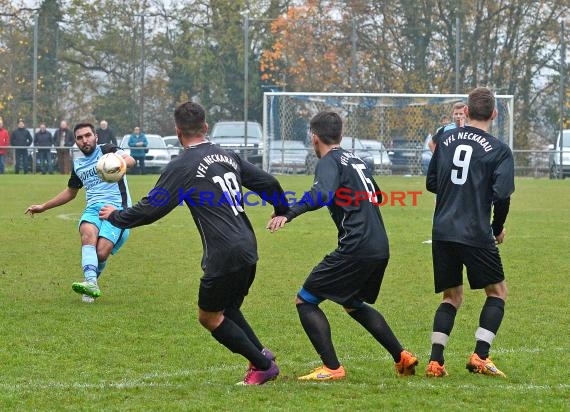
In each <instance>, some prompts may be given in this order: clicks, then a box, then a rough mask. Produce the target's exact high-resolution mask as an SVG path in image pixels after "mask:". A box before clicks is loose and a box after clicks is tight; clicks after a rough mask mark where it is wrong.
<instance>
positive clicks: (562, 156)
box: [548, 129, 570, 179]
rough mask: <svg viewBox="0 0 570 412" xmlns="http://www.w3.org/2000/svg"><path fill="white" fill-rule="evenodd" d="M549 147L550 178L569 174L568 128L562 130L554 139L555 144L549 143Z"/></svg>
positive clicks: (569, 131) (569, 146) (569, 143)
mask: <svg viewBox="0 0 570 412" xmlns="http://www.w3.org/2000/svg"><path fill="white" fill-rule="evenodd" d="M548 148H549V149H550V159H549V164H550V178H551V179H556V178H565V177H566V176H570V129H564V130H562V133H560V134H559V135H558V139H557V140H556V146H554V145H553V144H551V145H549V146H548Z"/></svg>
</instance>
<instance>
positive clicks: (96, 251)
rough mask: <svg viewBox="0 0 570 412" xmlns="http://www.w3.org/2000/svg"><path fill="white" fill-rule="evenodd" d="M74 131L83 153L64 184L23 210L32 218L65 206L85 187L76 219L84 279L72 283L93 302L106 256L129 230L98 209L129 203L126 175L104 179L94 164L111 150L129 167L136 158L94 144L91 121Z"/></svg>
mask: <svg viewBox="0 0 570 412" xmlns="http://www.w3.org/2000/svg"><path fill="white" fill-rule="evenodd" d="M73 132H74V135H75V143H76V144H77V147H78V148H79V150H80V151H81V152H82V153H83V155H84V156H82V157H79V158H77V159H74V160H73V169H72V171H71V176H70V177H69V181H68V183H67V187H66V188H65V189H64V190H63V191H62V192H61V193H59V194H58V195H56V196H55V197H54V198H52V199H50V200H48V201H47V202H45V203H42V204H40V205H31V206H30V207H28V208H27V209H26V213H27V214H29V215H30V216H32V217H33V215H34V214H35V213H42V212H45V211H46V210H49V209H52V208H54V207H58V206H61V205H64V204H66V203H68V202H70V201H71V200H73V199H75V197H76V196H77V193H78V192H79V189H81V188H82V187H85V192H86V200H87V205H86V207H85V210H84V211H83V215H82V216H81V219H80V220H79V235H80V236H81V266H82V267H83V276H84V277H85V280H84V281H83V282H76V283H74V284H73V285H72V288H73V290H74V291H75V292H77V293H79V294H81V295H82V300H83V301H84V302H87V303H92V302H94V300H95V298H98V297H99V296H101V290H100V289H99V285H98V284H97V279H98V278H99V275H101V272H103V269H104V268H105V265H106V264H107V258H108V257H109V255H110V254H115V253H117V251H118V250H119V249H120V248H121V246H123V244H124V243H125V241H126V240H127V238H128V237H129V231H128V230H123V229H119V228H117V227H115V226H113V225H111V224H110V223H109V222H108V221H103V220H100V219H99V209H101V208H102V207H103V206H104V205H113V206H115V207H116V208H117V209H123V208H126V207H128V206H131V196H130V194H129V187H128V185H127V178H126V176H123V178H122V179H121V180H119V181H118V182H117V183H107V182H104V181H102V180H101V178H100V177H99V176H98V175H97V173H96V171H95V165H96V164H97V161H98V160H99V158H100V157H101V156H103V155H104V154H106V153H110V152H114V153H117V154H118V155H120V156H122V157H123V159H125V161H126V163H127V167H128V168H131V167H133V166H134V165H135V159H133V158H132V157H131V156H129V155H128V154H126V153H125V152H124V151H123V150H121V149H120V148H118V147H117V146H115V145H114V144H111V143H109V144H105V145H101V146H99V145H97V135H96V133H95V128H94V126H93V125H92V124H90V123H79V124H77V125H76V126H75V127H74V129H73Z"/></svg>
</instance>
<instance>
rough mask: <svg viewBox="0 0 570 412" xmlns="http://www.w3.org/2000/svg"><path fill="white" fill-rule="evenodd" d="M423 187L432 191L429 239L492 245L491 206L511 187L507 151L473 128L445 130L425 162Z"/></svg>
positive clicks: (511, 169) (511, 164)
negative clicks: (432, 211)
mask: <svg viewBox="0 0 570 412" xmlns="http://www.w3.org/2000/svg"><path fill="white" fill-rule="evenodd" d="M426 187H427V189H428V190H429V191H430V192H433V193H436V194H437V200H436V206H435V213H434V218H433V231H432V239H433V240H442V241H450V242H458V243H462V244H465V245H470V246H475V247H483V248H491V247H495V238H494V236H493V232H492V229H491V209H492V205H493V203H495V202H497V201H503V200H505V199H508V198H509V197H510V196H511V194H512V193H513V192H514V190H515V183H514V161H513V154H512V152H511V149H510V148H509V147H508V146H507V145H506V144H504V143H502V142H501V141H500V140H498V139H497V138H495V137H494V136H492V135H490V134H488V133H486V132H485V131H483V130H481V129H478V128H475V127H470V126H465V127H463V128H458V129H454V130H452V131H449V132H446V133H444V134H443V135H442V136H441V139H440V141H439V142H438V145H437V146H436V149H435V152H434V154H433V158H432V160H431V162H430V165H429V169H428V174H427V179H426Z"/></svg>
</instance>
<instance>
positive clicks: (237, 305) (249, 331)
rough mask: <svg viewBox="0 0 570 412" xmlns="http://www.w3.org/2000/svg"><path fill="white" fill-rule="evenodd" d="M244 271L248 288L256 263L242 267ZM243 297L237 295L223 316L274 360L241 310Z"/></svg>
mask: <svg viewBox="0 0 570 412" xmlns="http://www.w3.org/2000/svg"><path fill="white" fill-rule="evenodd" d="M244 272H249V273H250V275H249V281H248V284H247V289H248V290H249V288H250V287H251V285H252V283H253V281H254V279H255V272H256V265H252V266H250V267H248V268H244ZM244 297H245V296H244V295H242V294H240V295H237V296H236V297H235V299H234V300H233V301H232V302H231V303H230V304H228V306H227V307H226V308H225V310H224V316H225V317H227V318H230V319H231V320H232V321H233V322H234V323H235V324H236V325H237V326H238V327H239V328H240V329H241V330H243V331H244V332H245V334H246V335H247V337H248V338H249V340H250V341H251V342H252V343H253V344H254V345H255V347H256V348H257V349H259V351H260V352H262V353H263V355H264V356H265V357H266V358H268V359H269V360H275V355H274V354H273V353H272V352H271V351H270V350H269V349H267V348H264V347H263V344H262V343H261V341H260V340H259V338H258V337H257V335H256V334H255V332H254V331H253V328H252V327H251V325H250V324H249V322H248V321H247V320H246V318H245V316H244V315H243V313H242V311H241V305H242V303H243V301H244Z"/></svg>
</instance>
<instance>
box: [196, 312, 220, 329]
mask: <svg viewBox="0 0 570 412" xmlns="http://www.w3.org/2000/svg"><path fill="white" fill-rule="evenodd" d="M223 320H224V317H223V315H222V313H221V312H206V311H204V310H199V312H198V322H200V325H202V326H203V327H204V328H206V329H208V330H209V331H210V332H212V331H213V330H214V329H216V328H217V327H218V326H220V323H222V322H223Z"/></svg>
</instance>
